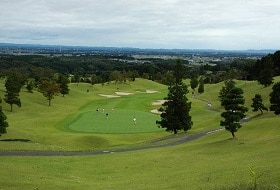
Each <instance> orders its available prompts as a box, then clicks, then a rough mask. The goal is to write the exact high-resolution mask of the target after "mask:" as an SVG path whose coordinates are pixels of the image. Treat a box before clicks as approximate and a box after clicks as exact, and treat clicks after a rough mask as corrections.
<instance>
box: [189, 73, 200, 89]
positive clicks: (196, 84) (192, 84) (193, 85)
mask: <svg viewBox="0 0 280 190" xmlns="http://www.w3.org/2000/svg"><path fill="white" fill-rule="evenodd" d="M190 84H191V88H192V90H193V91H194V89H195V88H196V87H197V86H198V84H199V82H198V79H197V77H196V76H194V77H192V78H191V81H190Z"/></svg>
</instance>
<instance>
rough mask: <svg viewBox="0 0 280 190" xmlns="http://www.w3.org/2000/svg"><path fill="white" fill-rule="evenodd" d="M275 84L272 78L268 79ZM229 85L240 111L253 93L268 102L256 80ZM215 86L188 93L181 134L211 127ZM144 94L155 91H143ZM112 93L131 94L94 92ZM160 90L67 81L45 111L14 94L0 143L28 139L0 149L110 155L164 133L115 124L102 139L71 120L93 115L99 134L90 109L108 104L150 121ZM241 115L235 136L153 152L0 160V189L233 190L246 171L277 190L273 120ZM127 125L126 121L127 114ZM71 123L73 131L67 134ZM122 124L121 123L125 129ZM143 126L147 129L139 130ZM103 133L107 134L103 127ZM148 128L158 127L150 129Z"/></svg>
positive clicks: (41, 102) (277, 133)
mask: <svg viewBox="0 0 280 190" xmlns="http://www.w3.org/2000/svg"><path fill="white" fill-rule="evenodd" d="M279 79H280V78H276V79H275V81H279ZM236 82H237V85H238V86H239V87H242V89H243V90H244V95H245V97H246V105H247V106H248V107H249V106H250V104H251V98H252V97H254V95H255V94H256V93H261V94H262V96H263V99H264V102H265V104H266V105H269V101H268V97H269V95H268V94H269V93H270V91H271V87H267V88H263V87H262V86H260V85H258V84H257V83H256V82H246V83H245V82H243V81H236ZM0 85H1V86H0V96H1V97H3V94H4V92H3V91H4V88H3V84H2V83H0ZM222 86H223V83H219V84H214V85H206V88H205V89H206V90H205V93H204V94H201V95H197V96H196V98H193V97H191V95H190V94H189V95H188V96H189V100H190V101H191V102H192V110H191V116H192V118H193V121H194V125H193V128H192V129H191V130H190V131H189V132H188V133H189V134H192V133H196V132H199V131H205V130H209V129H213V128H218V127H219V121H220V113H219V112H217V111H215V110H221V107H220V104H219V101H218V98H217V95H218V93H219V90H220V89H221V87H222ZM1 89H2V90H1ZM147 89H148V90H156V91H158V93H153V94H147V93H143V92H145V91H146V90H147ZM87 90H89V92H87ZM116 91H123V92H131V93H134V94H132V95H129V96H122V97H120V98H110V99H108V98H104V97H101V96H99V95H98V94H111V95H115V92H116ZM140 92H141V93H140ZM166 93H167V88H166V87H165V86H162V85H159V84H157V83H154V82H152V81H147V80H141V79H137V80H136V82H133V83H131V84H130V85H123V84H117V85H114V84H109V85H105V86H103V87H102V86H101V85H95V86H91V85H88V84H71V91H70V95H69V96H66V97H65V98H63V97H55V99H54V100H53V102H52V103H53V104H52V106H51V107H48V106H47V100H45V98H44V97H43V96H42V95H41V94H39V93H37V92H34V93H33V94H30V93H27V92H23V91H22V92H21V99H22V107H21V108H16V107H15V109H14V112H13V113H10V112H9V106H8V105H6V104H5V103H2V106H3V108H4V111H5V113H6V114H7V116H8V118H9V124H10V126H9V128H7V130H8V133H7V134H5V135H3V136H2V137H0V140H1V139H29V140H30V141H29V142H17V141H15V142H4V141H0V145H1V146H0V149H1V150H2V151H7V150H22V151H24V150H29V151H30V150H40V151H50V150H54V151H89V150H95V149H103V150H112V149H115V148H119V147H129V146H133V145H134V144H139V143H142V142H146V141H149V140H151V139H156V138H160V137H163V136H166V135H169V133H166V132H164V131H150V132H149V130H148V129H145V130H144V131H141V132H140V131H139V132H137V133H130V132H131V131H129V129H130V128H129V129H126V130H124V133H122V132H120V131H119V129H120V128H121V126H124V125H123V124H120V125H121V126H119V124H118V128H117V127H116V128H113V129H114V131H112V132H108V133H110V134H104V131H103V132H97V131H93V129H92V128H90V129H88V131H83V127H82V126H79V125H78V122H77V121H79V123H80V122H85V123H88V121H89V120H88V119H85V118H82V117H86V116H87V114H93V115H94V114H95V115H94V116H95V117H96V118H97V117H98V116H101V118H97V120H98V119H100V120H99V122H100V124H97V125H96V126H97V129H100V126H101V125H102V126H104V125H103V123H104V122H106V121H107V120H106V119H105V118H104V117H103V116H104V115H103V114H102V113H98V114H99V115H96V112H95V110H96V108H97V107H98V108H100V109H102V108H103V107H105V109H108V110H109V109H111V108H112V107H114V111H115V112H118V111H124V114H121V115H128V113H130V112H135V113H139V114H140V115H142V114H143V117H145V118H148V117H151V121H152V120H155V119H157V118H156V117H157V116H156V115H154V114H151V113H150V110H151V109H155V108H157V107H158V106H154V105H152V104H151V102H153V101H155V100H160V99H163V97H165V96H166ZM197 98H199V99H202V100H208V101H210V102H211V103H212V107H211V110H209V109H206V103H205V102H203V101H201V100H199V99H197ZM213 110H214V111H213ZM115 112H114V114H115ZM248 114H249V115H250V118H251V119H250V120H249V122H248V123H245V124H243V127H242V128H241V129H240V130H239V131H238V132H237V133H236V136H237V138H235V139H232V138H231V134H230V133H229V132H228V131H220V132H218V133H214V134H210V135H207V136H205V137H203V138H200V139H197V140H195V141H192V142H189V143H185V144H181V145H178V146H173V147H166V148H159V149H147V150H141V151H132V152H123V153H115V154H112V153H111V154H105V155H97V156H72V157H71V156H70V157H60V156H54V157H13V156H9V157H0V167H1V169H2V171H3V175H1V181H0V189H132V188H133V189H229V188H231V189H234V187H238V185H239V184H241V185H239V187H241V186H242V184H245V185H246V186H248V185H249V186H251V185H252V183H251V180H252V176H251V174H250V170H249V168H248V167H249V166H250V167H252V169H253V170H254V171H255V172H256V173H257V174H263V175H262V176H261V177H260V178H259V179H258V181H257V184H258V185H259V187H260V186H261V185H262V186H265V187H269V188H270V189H279V187H280V180H279V176H280V164H279V163H280V159H279V158H280V152H279V145H280V138H279V137H280V128H279V122H280V117H279V116H276V115H274V114H273V113H272V112H265V113H264V114H263V115H261V114H260V113H255V112H252V111H251V109H250V111H249V112H248ZM133 115H134V114H133ZM109 116H111V114H110V115H109ZM79 117H80V118H79ZM81 118H82V120H80V119H81ZM109 119H113V118H109ZM118 119H120V118H118ZM123 120H125V121H126V120H127V119H123ZM74 121H76V123H75V122H74ZM101 121H102V122H101ZM119 121H120V122H121V121H122V119H120V120H119ZM73 122H74V123H73ZM128 122H129V123H130V122H132V120H131V116H129V119H128ZM138 122H141V119H140V118H139V119H138V116H137V125H138ZM71 125H73V126H72V127H76V130H73V129H71V130H70V128H71ZM129 125H130V124H128V125H127V126H128V127H130V126H129ZM139 125H140V123H139ZM83 126H86V125H83ZM145 126H149V124H147V125H143V127H145ZM131 127H134V126H131ZM152 128H153V127H152ZM108 129H110V130H112V127H111V125H110V127H109V126H108ZM155 129H156V130H159V129H158V128H157V127H156V126H155ZM102 133H103V134H102ZM118 133H121V134H118ZM15 179H16V180H15Z"/></svg>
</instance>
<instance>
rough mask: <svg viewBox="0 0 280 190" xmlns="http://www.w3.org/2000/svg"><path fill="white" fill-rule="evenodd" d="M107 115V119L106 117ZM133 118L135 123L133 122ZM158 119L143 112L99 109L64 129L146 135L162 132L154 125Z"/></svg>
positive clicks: (86, 114)
mask: <svg viewBox="0 0 280 190" xmlns="http://www.w3.org/2000/svg"><path fill="white" fill-rule="evenodd" d="M107 113H108V117H107V116H106V114H107ZM134 117H135V118H136V123H134V121H133V118H134ZM159 119H160V117H159V115H156V114H152V113H148V112H143V111H137V110H127V109H115V110H111V109H110V110H106V109H105V110H104V111H103V110H102V109H101V110H99V111H90V112H86V113H83V114H81V115H79V116H78V117H76V119H75V120H74V121H73V122H72V123H70V124H68V125H67V126H65V127H66V128H68V129H70V130H72V131H79V132H86V133H109V134H121V133H122V134H128V133H147V132H158V131H163V130H164V129H161V128H158V127H157V125H156V120H159Z"/></svg>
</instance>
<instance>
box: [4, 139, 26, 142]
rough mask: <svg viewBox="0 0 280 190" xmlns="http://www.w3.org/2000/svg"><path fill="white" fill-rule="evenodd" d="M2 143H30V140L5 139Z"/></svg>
mask: <svg viewBox="0 0 280 190" xmlns="http://www.w3.org/2000/svg"><path fill="white" fill-rule="evenodd" d="M0 141H5V142H29V141H30V140H29V139H3V140H0Z"/></svg>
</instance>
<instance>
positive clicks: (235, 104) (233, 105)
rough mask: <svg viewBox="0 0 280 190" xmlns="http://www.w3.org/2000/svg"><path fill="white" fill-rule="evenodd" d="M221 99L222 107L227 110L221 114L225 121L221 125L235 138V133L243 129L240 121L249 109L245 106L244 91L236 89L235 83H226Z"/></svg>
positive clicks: (221, 92)
mask: <svg viewBox="0 0 280 190" xmlns="http://www.w3.org/2000/svg"><path fill="white" fill-rule="evenodd" d="M219 97H220V101H221V105H222V106H224V108H225V112H223V113H222V114H221V116H222V117H223V118H224V120H222V121H221V122H220V125H221V126H224V127H225V129H226V130H228V131H229V132H231V134H232V137H235V132H237V130H238V129H239V128H241V123H240V120H241V119H243V118H244V117H245V116H246V115H245V113H246V112H247V111H248V108H246V107H244V106H243V105H244V103H245V99H244V97H243V90H242V89H241V88H237V87H235V84H234V81H226V82H225V86H224V87H223V88H222V89H221V91H220V96H219Z"/></svg>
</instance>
